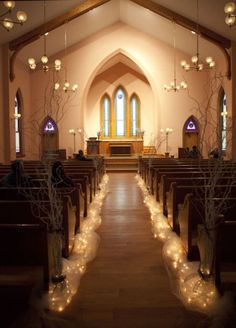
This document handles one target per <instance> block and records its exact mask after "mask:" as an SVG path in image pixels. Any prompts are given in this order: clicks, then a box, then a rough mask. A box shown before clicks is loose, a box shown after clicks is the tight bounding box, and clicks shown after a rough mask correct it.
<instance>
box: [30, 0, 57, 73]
mask: <svg viewBox="0 0 236 328" xmlns="http://www.w3.org/2000/svg"><path fill="white" fill-rule="evenodd" d="M43 13H44V34H43V45H44V52H43V56H42V57H41V65H42V69H43V71H44V72H48V71H49V69H54V70H55V71H56V72H59V71H60V70H61V60H60V59H56V60H55V61H54V65H51V66H50V65H49V64H48V56H47V35H48V32H47V30H46V3H45V0H44V10H43ZM28 64H29V68H30V69H31V70H35V69H36V67H37V64H36V60H35V59H34V58H33V57H31V58H29V59H28Z"/></svg>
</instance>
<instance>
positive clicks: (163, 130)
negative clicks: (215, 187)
mask: <svg viewBox="0 0 236 328" xmlns="http://www.w3.org/2000/svg"><path fill="white" fill-rule="evenodd" d="M172 132H173V129H171V128H165V129H161V133H164V134H165V141H166V153H168V150H169V143H168V141H169V140H168V139H169V134H170V133H172Z"/></svg>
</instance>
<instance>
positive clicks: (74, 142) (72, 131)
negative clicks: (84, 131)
mask: <svg viewBox="0 0 236 328" xmlns="http://www.w3.org/2000/svg"><path fill="white" fill-rule="evenodd" d="M69 133H70V134H71V135H72V136H73V148H74V153H75V152H76V132H75V129H70V130H69Z"/></svg>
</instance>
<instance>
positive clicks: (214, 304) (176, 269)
mask: <svg viewBox="0 0 236 328" xmlns="http://www.w3.org/2000/svg"><path fill="white" fill-rule="evenodd" d="M135 179H136V181H137V184H138V186H139V187H140V188H141V190H142V193H143V196H144V203H145V205H146V206H147V207H148V209H149V211H150V218H151V223H152V231H153V235H154V237H155V238H159V239H160V240H161V241H163V250H162V253H163V259H164V263H165V266H166V269H167V272H168V275H169V278H170V282H171V287H172V291H173V293H174V294H175V295H176V296H177V297H178V298H179V299H180V300H181V301H182V302H183V304H184V305H185V306H186V307H187V308H189V309H191V310H195V311H200V312H203V313H206V314H208V315H210V316H213V317H215V318H217V319H216V320H213V321H212V327H213V326H214V327H221V326H219V324H222V322H221V321H222V320H224V319H225V317H227V316H228V315H229V313H230V312H231V311H232V308H233V302H232V297H231V295H230V294H227V293H226V294H225V295H224V296H220V294H219V293H218V291H217V289H216V288H215V286H214V284H212V283H211V282H210V281H209V282H208V281H205V280H203V279H202V277H201V276H200V275H199V273H198V268H199V262H188V261H187V258H186V254H185V252H184V249H183V246H182V243H181V240H180V238H179V236H178V235H177V234H176V233H174V232H173V231H172V229H171V227H170V226H169V224H168V223H167V220H166V217H165V216H164V215H163V214H162V209H161V206H160V204H159V203H158V202H157V201H156V200H155V198H154V197H153V196H152V195H150V194H149V191H148V190H147V188H146V186H145V183H144V181H143V180H142V179H141V177H140V176H139V175H136V176H135Z"/></svg>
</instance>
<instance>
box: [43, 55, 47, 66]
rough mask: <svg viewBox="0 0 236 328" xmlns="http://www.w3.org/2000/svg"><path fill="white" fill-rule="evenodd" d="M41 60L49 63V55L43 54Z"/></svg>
mask: <svg viewBox="0 0 236 328" xmlns="http://www.w3.org/2000/svg"><path fill="white" fill-rule="evenodd" d="M41 62H42V63H43V64H47V62H48V57H47V56H46V55H43V57H42V58H41Z"/></svg>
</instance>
